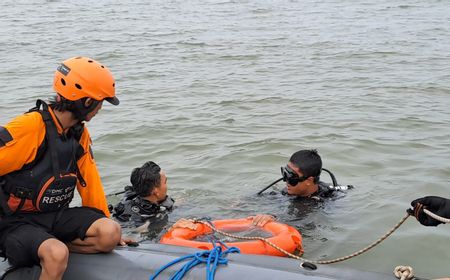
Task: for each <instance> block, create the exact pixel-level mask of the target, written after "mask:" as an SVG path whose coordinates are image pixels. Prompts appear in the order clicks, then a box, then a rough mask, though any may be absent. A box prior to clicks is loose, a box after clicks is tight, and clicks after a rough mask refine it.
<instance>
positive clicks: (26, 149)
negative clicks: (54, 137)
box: [0, 113, 45, 176]
mask: <svg viewBox="0 0 450 280" xmlns="http://www.w3.org/2000/svg"><path fill="white" fill-rule="evenodd" d="M44 137H45V124H44V122H43V121H42V118H41V116H40V115H39V113H28V114H24V115H20V116H18V117H16V118H15V119H13V120H12V121H11V122H9V123H8V124H6V125H5V126H0V176H3V175H5V174H8V173H11V172H13V171H16V170H19V169H21V168H22V167H23V166H24V165H25V164H27V163H30V162H32V161H33V160H34V159H35V157H36V153H37V150H38V147H39V145H40V144H41V143H42V141H43V140H44Z"/></svg>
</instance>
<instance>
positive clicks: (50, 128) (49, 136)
mask: <svg viewBox="0 0 450 280" xmlns="http://www.w3.org/2000/svg"><path fill="white" fill-rule="evenodd" d="M41 105H42V109H43V110H42V111H39V113H41V116H42V119H43V120H44V123H45V129H46V133H45V139H46V140H47V147H48V149H49V150H50V155H51V158H52V169H53V176H54V177H55V181H59V180H60V174H59V160H58V153H57V151H56V142H55V141H56V137H58V131H57V130H56V125H55V123H54V122H53V118H52V116H51V115H50V112H49V111H48V105H47V104H46V103H45V102H44V101H42V100H40V99H38V101H36V107H37V108H38V109H39V108H40V106H41Z"/></svg>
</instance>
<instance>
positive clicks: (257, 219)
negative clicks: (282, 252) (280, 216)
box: [247, 214, 276, 227]
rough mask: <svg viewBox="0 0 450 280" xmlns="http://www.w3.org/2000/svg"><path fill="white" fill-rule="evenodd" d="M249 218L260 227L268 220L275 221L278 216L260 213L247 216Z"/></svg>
mask: <svg viewBox="0 0 450 280" xmlns="http://www.w3.org/2000/svg"><path fill="white" fill-rule="evenodd" d="M247 219H249V220H252V223H253V225H255V226H258V227H263V226H264V225H265V224H267V223H268V222H273V221H275V220H276V218H275V217H274V216H272V215H267V214H258V215H256V216H250V217H247Z"/></svg>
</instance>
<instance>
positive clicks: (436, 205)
mask: <svg viewBox="0 0 450 280" xmlns="http://www.w3.org/2000/svg"><path fill="white" fill-rule="evenodd" d="M411 206H412V207H413V208H414V209H408V213H410V214H411V215H414V216H415V217H416V219H417V220H418V221H419V223H421V224H422V225H424V226H434V227H435V226H437V225H439V224H443V222H441V221H438V220H436V219H434V218H432V217H430V216H428V215H427V214H426V213H425V212H423V210H424V209H428V210H429V211H431V212H432V213H434V214H436V215H438V216H440V217H442V218H445V219H450V199H446V198H443V197H439V196H425V197H422V198H418V199H415V200H413V201H411Z"/></svg>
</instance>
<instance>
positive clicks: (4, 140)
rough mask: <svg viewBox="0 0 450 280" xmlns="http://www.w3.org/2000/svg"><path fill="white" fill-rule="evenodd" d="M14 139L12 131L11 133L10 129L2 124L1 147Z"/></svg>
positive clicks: (0, 132) (0, 129)
mask: <svg viewBox="0 0 450 280" xmlns="http://www.w3.org/2000/svg"><path fill="white" fill-rule="evenodd" d="M12 140H13V138H12V136H11V133H9V131H8V130H7V129H6V128H4V127H3V126H0V147H3V146H5V145H6V144H7V143H8V142H10V141H12Z"/></svg>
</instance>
